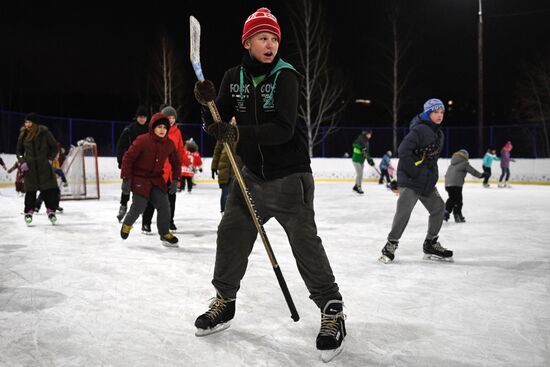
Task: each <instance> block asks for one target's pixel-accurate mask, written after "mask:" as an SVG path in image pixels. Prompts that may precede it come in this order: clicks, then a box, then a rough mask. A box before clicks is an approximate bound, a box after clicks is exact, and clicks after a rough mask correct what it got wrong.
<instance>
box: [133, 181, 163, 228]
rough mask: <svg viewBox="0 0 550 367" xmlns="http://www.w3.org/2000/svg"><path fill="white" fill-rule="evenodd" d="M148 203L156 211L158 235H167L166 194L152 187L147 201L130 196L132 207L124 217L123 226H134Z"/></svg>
mask: <svg viewBox="0 0 550 367" xmlns="http://www.w3.org/2000/svg"><path fill="white" fill-rule="evenodd" d="M149 201H150V202H151V204H153V206H154V207H155V209H157V211H158V214H157V229H158V231H159V234H160V235H161V236H163V235H165V234H168V233H169V232H170V202H169V201H168V194H167V193H165V192H163V191H162V190H161V189H159V188H158V187H154V186H153V188H152V189H151V192H150V193H149V199H147V198H146V197H144V196H141V195H137V194H134V195H132V206H131V207H130V210H129V211H128V213H127V214H126V216H125V217H124V224H127V225H129V226H131V225H132V224H134V223H135V221H136V220H137V219H138V218H139V216H140V215H141V214H143V212H144V211H145V208H146V207H147V203H148V202H149Z"/></svg>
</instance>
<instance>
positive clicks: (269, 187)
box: [195, 8, 346, 360]
mask: <svg viewBox="0 0 550 367" xmlns="http://www.w3.org/2000/svg"><path fill="white" fill-rule="evenodd" d="M280 40H281V30H280V27H279V24H278V23H277V20H276V19H275V17H274V16H273V15H272V14H271V12H270V11H269V9H267V8H260V9H258V10H257V11H256V12H255V13H254V14H252V15H251V16H250V17H248V19H247V20H246V22H245V24H244V29H243V34H242V38H241V41H242V45H243V46H244V48H245V50H246V51H245V52H244V55H243V58H242V63H241V64H240V65H237V66H236V67H234V68H231V69H229V70H227V71H226V72H225V75H224V77H223V80H222V82H221V86H220V91H219V94H218V95H217V97H216V91H215V87H214V85H213V83H212V82H211V81H209V80H205V81H203V82H197V83H196V85H195V96H196V98H197V100H198V101H199V102H200V103H201V104H202V105H203V106H204V107H203V110H202V117H203V122H204V128H205V130H206V131H207V132H208V133H209V134H211V135H213V136H215V137H216V139H217V140H218V141H220V142H227V143H236V142H237V141H238V146H237V151H238V152H239V155H240V156H241V158H242V160H243V164H244V167H243V169H242V175H243V179H244V180H245V182H246V184H247V186H248V189H249V190H250V194H251V196H252V197H253V198H254V200H255V204H256V209H257V210H258V214H259V216H260V217H261V218H262V222H264V223H265V222H267V221H268V220H269V219H270V218H275V220H277V222H279V223H280V224H281V225H282V227H283V228H284V230H285V232H286V234H287V236H288V239H289V242H290V246H291V247H292V253H293V255H294V256H295V258H296V263H297V265H298V270H299V272H300V274H301V276H302V278H303V280H304V282H305V284H306V286H307V288H308V290H309V292H310V298H311V299H312V300H313V301H314V302H315V304H316V305H317V306H318V307H319V308H320V310H321V329H320V332H319V334H318V336H317V349H319V350H321V351H322V352H321V354H322V358H326V360H328V359H330V358H332V357H333V356H334V355H336V354H337V353H338V352H340V351H341V343H342V341H343V340H344V337H345V335H346V329H345V325H344V319H345V317H344V314H343V302H342V296H341V295H340V292H339V288H338V285H337V284H336V282H335V279H334V275H333V273H332V269H331V266H330V263H329V261H328V258H327V256H326V253H325V250H324V247H323V244H322V242H321V239H320V238H319V237H318V236H317V227H316V225H315V219H314V215H315V213H314V210H313V196H314V181H313V176H312V173H311V165H310V159H309V154H308V147H307V139H306V133H305V126H303V124H299V123H298V121H299V119H298V102H299V95H300V92H299V83H300V75H299V74H298V72H297V71H296V69H294V67H293V66H292V65H290V64H288V63H287V62H285V61H283V60H282V59H281V58H280V56H279V55H278V53H277V51H278V48H279V42H280ZM239 85H240V86H241V87H240V92H235V91H234V90H233V86H239ZM264 91H267V92H265V93H264ZM214 99H215V101H216V104H217V106H218V108H219V112H220V116H221V119H222V121H223V122H214V121H213V119H212V116H211V115H210V112H209V110H208V108H207V107H206V105H207V102H210V101H213V100H214ZM233 116H235V117H236V120H237V122H238V125H232V124H230V123H228V122H227V121H229V120H230V119H231V117H233ZM257 236H258V231H257V229H256V227H255V225H254V222H253V219H252V217H251V215H250V212H249V209H248V207H247V205H246V202H245V199H244V198H243V195H242V192H241V190H240V187H239V185H231V193H230V194H229V197H228V199H227V202H226V206H225V214H224V215H223V216H222V219H221V222H220V224H219V226H218V236H217V249H216V265H215V268H214V279H213V280H212V284H213V285H214V287H215V289H216V293H217V294H216V299H215V300H214V301H213V302H212V303H211V304H210V308H209V310H208V311H206V313H204V314H202V315H201V316H199V317H198V318H197V320H196V321H195V326H196V327H197V335H206V334H210V333H212V332H215V331H219V330H223V329H225V328H227V327H228V326H229V322H230V321H231V320H232V319H233V317H234V314H235V303H236V298H237V292H238V290H239V288H240V285H241V279H242V278H243V276H244V274H245V272H246V267H247V263H248V257H249V255H250V253H251V251H252V247H253V246H254V242H255V241H256V238H257ZM268 304H269V302H268Z"/></svg>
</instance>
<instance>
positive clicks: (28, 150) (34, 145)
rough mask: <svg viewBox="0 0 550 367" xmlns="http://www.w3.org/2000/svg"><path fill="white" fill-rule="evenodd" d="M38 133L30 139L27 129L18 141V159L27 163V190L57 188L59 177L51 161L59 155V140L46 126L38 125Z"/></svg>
mask: <svg viewBox="0 0 550 367" xmlns="http://www.w3.org/2000/svg"><path fill="white" fill-rule="evenodd" d="M38 129H39V131H38V134H37V135H36V137H35V138H34V139H33V140H32V141H30V140H29V139H28V137H27V133H28V132H27V131H25V132H24V133H23V134H22V135H21V136H20V137H19V139H18V141H17V148H16V154H17V160H18V161H19V163H27V168H28V169H29V170H28V171H27V172H25V190H26V191H27V192H28V191H37V190H48V189H57V188H58V186H57V178H56V176H55V173H54V172H53V168H52V165H51V163H50V162H51V161H53V159H54V158H55V156H56V155H57V153H58V152H59V151H58V148H57V141H56V140H55V138H54V137H53V135H52V133H51V132H50V130H48V128H47V127H46V126H43V125H38Z"/></svg>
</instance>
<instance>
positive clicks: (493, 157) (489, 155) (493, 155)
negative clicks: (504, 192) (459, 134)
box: [482, 147, 500, 187]
mask: <svg viewBox="0 0 550 367" xmlns="http://www.w3.org/2000/svg"><path fill="white" fill-rule="evenodd" d="M493 161H500V158H499V157H497V152H496V150H495V148H493V147H490V148H489V149H487V152H485V155H484V156H483V166H482V167H483V172H484V173H485V178H484V179H483V187H490V186H491V185H489V178H490V177H491V166H492V165H493Z"/></svg>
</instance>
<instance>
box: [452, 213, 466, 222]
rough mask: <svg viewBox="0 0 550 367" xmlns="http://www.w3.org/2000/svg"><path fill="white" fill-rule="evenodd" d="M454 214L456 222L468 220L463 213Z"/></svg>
mask: <svg viewBox="0 0 550 367" xmlns="http://www.w3.org/2000/svg"><path fill="white" fill-rule="evenodd" d="M454 216H455V222H456V223H464V222H466V218H464V217H463V216H462V214H456V213H455V214H454Z"/></svg>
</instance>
